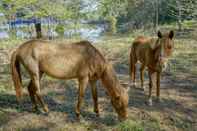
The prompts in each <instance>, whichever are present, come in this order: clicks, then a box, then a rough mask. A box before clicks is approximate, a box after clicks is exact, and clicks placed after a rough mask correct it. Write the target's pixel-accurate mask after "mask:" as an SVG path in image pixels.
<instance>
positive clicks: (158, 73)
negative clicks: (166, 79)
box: [157, 72, 161, 101]
mask: <svg viewBox="0 0 197 131" xmlns="http://www.w3.org/2000/svg"><path fill="white" fill-rule="evenodd" d="M160 79H161V72H157V100H158V101H160Z"/></svg>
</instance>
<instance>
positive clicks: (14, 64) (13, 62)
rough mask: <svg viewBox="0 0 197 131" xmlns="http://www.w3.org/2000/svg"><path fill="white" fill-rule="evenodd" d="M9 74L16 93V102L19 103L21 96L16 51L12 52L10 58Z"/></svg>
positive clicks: (20, 81) (18, 63)
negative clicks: (10, 73)
mask: <svg viewBox="0 0 197 131" xmlns="http://www.w3.org/2000/svg"><path fill="white" fill-rule="evenodd" d="M11 72H12V79H13V82H14V87H15V91H16V98H17V101H20V99H21V96H22V79H21V74H20V62H19V60H18V59H17V51H14V52H13V54H12V56H11Z"/></svg>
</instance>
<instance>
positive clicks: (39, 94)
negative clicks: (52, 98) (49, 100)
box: [33, 72, 49, 113]
mask: <svg viewBox="0 0 197 131" xmlns="http://www.w3.org/2000/svg"><path fill="white" fill-rule="evenodd" d="M38 74H39V75H38ZM41 77H42V73H41V72H40V73H37V75H34V76H33V80H34V84H35V87H36V92H35V95H36V96H37V98H38V101H39V102H40V104H41V105H42V107H43V110H44V111H45V112H46V113H47V112H48V111H49V109H48V106H47V105H46V104H45V103H44V100H43V99H42V96H41V93H40V79H41Z"/></svg>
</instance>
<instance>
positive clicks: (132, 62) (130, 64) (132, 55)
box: [129, 45, 134, 78]
mask: <svg viewBox="0 0 197 131" xmlns="http://www.w3.org/2000/svg"><path fill="white" fill-rule="evenodd" d="M133 64H134V48H133V45H132V46H131V47H130V51H129V76H130V78H131V77H132V72H133V70H132V68H133Z"/></svg>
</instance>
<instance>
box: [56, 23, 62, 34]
mask: <svg viewBox="0 0 197 131" xmlns="http://www.w3.org/2000/svg"><path fill="white" fill-rule="evenodd" d="M55 31H56V32H57V33H58V34H59V35H60V36H64V25H61V24H59V25H57V26H56V28H55Z"/></svg>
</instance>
